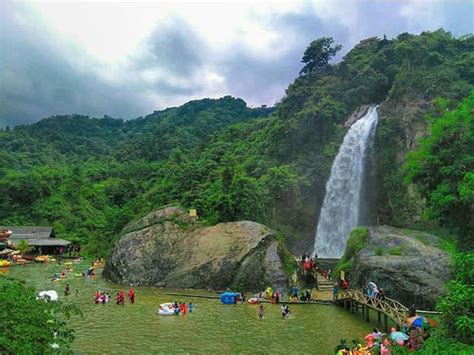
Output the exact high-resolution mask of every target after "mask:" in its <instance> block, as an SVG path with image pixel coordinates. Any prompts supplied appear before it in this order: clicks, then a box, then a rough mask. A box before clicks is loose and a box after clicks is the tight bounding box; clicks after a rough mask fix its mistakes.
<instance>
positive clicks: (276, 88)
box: [0, 0, 474, 127]
mask: <svg viewBox="0 0 474 355" xmlns="http://www.w3.org/2000/svg"><path fill="white" fill-rule="evenodd" d="M356 4H357V6H355V7H353V12H352V13H351V12H347V13H346V14H345V15H344V17H342V16H341V19H340V21H336V20H334V19H333V18H329V17H328V18H324V17H322V16H318V15H317V14H315V12H314V11H313V9H312V6H311V5H310V4H308V6H307V7H306V8H305V9H303V10H302V11H300V12H298V13H287V14H280V15H272V16H269V17H268V18H267V19H265V20H264V22H265V24H266V26H268V28H269V29H271V30H272V31H273V32H275V33H277V34H278V35H279V36H280V38H279V40H278V41H276V42H275V47H278V48H275V53H271V50H270V52H269V53H261V52H259V53H260V54H255V53H253V52H249V50H248V48H247V47H245V46H244V45H243V44H239V43H235V44H234V45H233V46H232V48H231V49H230V50H229V51H228V52H226V53H221V52H219V53H215V52H213V50H212V49H211V48H210V47H209V46H208V45H207V42H206V39H203V38H199V37H198V35H197V34H196V32H194V31H193V29H192V28H191V27H189V26H188V25H187V24H186V22H185V21H184V20H182V19H179V18H174V19H169V21H168V23H167V25H165V26H163V24H161V26H160V27H157V28H156V29H155V31H153V32H152V33H151V35H150V36H149V37H148V39H147V40H146V41H145V43H144V44H143V45H142V47H141V49H142V51H141V52H140V53H138V54H136V56H135V57H132V58H129V61H128V62H127V64H126V65H123V68H122V69H123V72H122V73H120V75H118V77H117V78H116V80H114V81H113V82H112V81H109V80H106V79H104V78H103V76H101V75H100V72H99V70H100V66H99V65H97V66H95V65H93V64H91V66H90V67H87V66H84V65H83V63H82V64H81V65H78V64H77V63H78V62H81V61H80V60H79V61H77V60H75V59H82V58H85V55H84V54H83V53H81V51H80V50H79V49H77V48H74V47H72V46H69V45H65V44H64V43H61V42H58V39H57V38H56V37H55V36H54V34H50V33H47V32H46V31H45V29H44V28H43V27H42V26H41V23H40V22H39V21H38V20H37V19H36V18H34V17H33V15H31V14H30V15H28V12H27V11H25V9H24V8H23V7H22V6H23V5H21V4H20V5H18V3H16V4H13V3H8V2H0V10H1V11H0V127H1V126H5V125H16V124H22V123H28V122H33V121H36V120H38V119H41V118H42V117H46V116H49V115H53V114H70V113H82V114H88V115H93V116H102V115H103V114H108V115H111V116H114V117H123V118H133V117H137V116H139V115H144V114H147V113H149V112H152V111H153V110H155V109H160V108H164V107H165V106H171V105H175V104H180V103H184V102H185V101H187V100H189V99H191V98H196V97H199V96H202V97H207V96H210V95H216V92H217V93H218V94H221V95H226V94H231V95H234V96H238V97H242V98H244V99H245V100H247V101H248V102H249V103H251V104H254V105H259V104H264V103H265V104H270V105H271V104H273V103H274V102H275V101H277V100H279V99H280V98H281V97H282V96H283V95H284V92H285V89H286V87H287V86H288V84H289V83H291V82H292V81H293V79H294V78H295V77H296V75H297V74H298V72H299V70H300V68H301V63H300V60H301V57H302V54H303V52H304V50H305V48H306V46H307V45H308V44H309V43H310V42H311V41H312V40H314V39H316V38H318V37H321V36H331V37H333V38H334V39H335V40H336V42H337V43H340V44H342V45H343V51H342V53H341V56H342V55H343V54H344V53H345V52H347V51H348V50H350V48H352V47H353V45H354V44H356V43H357V42H358V41H360V40H361V39H364V38H367V37H371V36H379V37H381V36H382V35H383V34H386V35H387V36H388V37H393V36H396V35H397V34H399V33H401V32H404V31H409V32H420V31H423V30H433V29H436V28H438V27H444V28H445V29H446V30H451V31H453V33H454V34H456V35H460V34H463V33H465V32H468V31H472V27H473V26H472V11H473V6H474V5H473V3H472V2H457V1H456V2H449V3H448V2H444V3H443V2H438V3H436V5H437V8H436V9H437V10H436V11H435V14H436V15H437V17H436V18H435V19H434V20H433V21H431V22H430V23H429V24H428V23H423V21H417V16H416V15H417V14H416V13H415V17H414V18H410V17H409V16H408V17H407V16H406V14H402V13H401V11H400V9H401V6H402V5H400V3H398V2H387V1H384V2H374V1H368V0H364V1H360V2H357V3H356ZM343 10H346V9H341V11H343ZM345 19H347V21H345ZM352 22H355V23H356V25H354V26H348V25H346V24H345V23H352ZM280 46H281V47H282V48H284V49H285V50H284V51H279V49H281V48H279V47H280ZM209 69H210V70H211V71H212V72H213V73H216V74H218V75H220V76H221V77H223V78H224V81H225V83H224V84H223V86H222V87H227V89H226V90H228V91H229V92H220V91H219V90H224V89H218V90H217V91H216V90H214V91H213V89H214V88H213V87H212V83H211V84H209V83H206V82H205V81H204V80H203V79H202V75H201V74H202V73H203V72H204V71H205V70H209ZM147 73H148V74H149V76H148V77H146V75H148V74H147ZM150 73H151V74H150ZM153 75H155V76H153ZM208 90H209V91H208ZM157 102H159V103H160V104H159V105H158V104H157ZM157 105H158V106H160V107H156V106H157Z"/></svg>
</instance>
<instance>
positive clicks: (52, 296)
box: [36, 290, 58, 302]
mask: <svg viewBox="0 0 474 355" xmlns="http://www.w3.org/2000/svg"><path fill="white" fill-rule="evenodd" d="M36 299H37V300H45V301H51V302H57V301H58V293H57V292H56V291H54V290H51V291H41V292H40V293H38V296H37V297H36Z"/></svg>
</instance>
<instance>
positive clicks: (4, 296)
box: [0, 277, 78, 354]
mask: <svg viewBox="0 0 474 355" xmlns="http://www.w3.org/2000/svg"><path fill="white" fill-rule="evenodd" d="M71 311H75V312H78V309H77V308H75V307H74V308H71V307H70V306H65V305H63V304H62V303H60V302H58V303H53V302H44V301H38V300H36V295H35V292H34V291H33V289H31V288H28V287H26V286H25V285H24V283H22V282H21V281H19V280H15V279H12V278H6V277H0V319H1V320H2V321H1V322H0V353H1V354H49V353H51V352H52V348H51V345H52V344H57V345H58V346H59V348H60V350H61V352H62V353H66V352H67V351H68V350H69V346H70V345H71V343H72V341H73V339H74V336H73V331H72V329H70V328H68V327H67V325H66V322H65V320H64V318H65V317H66V318H67V317H69V315H70V312H71Z"/></svg>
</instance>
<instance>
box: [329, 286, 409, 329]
mask: <svg viewBox="0 0 474 355" xmlns="http://www.w3.org/2000/svg"><path fill="white" fill-rule="evenodd" d="M334 303H336V304H339V305H343V306H344V307H345V308H346V309H348V310H350V311H351V312H352V313H358V312H359V307H360V308H361V310H362V315H363V316H364V317H365V319H366V320H367V322H368V321H369V320H370V318H369V311H370V310H371V309H372V310H374V311H376V312H377V319H378V322H379V323H381V315H382V314H383V315H384V326H385V331H387V330H388V318H390V319H391V320H392V321H393V322H394V323H395V324H396V325H398V326H400V327H401V326H402V325H403V324H404V323H405V321H406V319H407V317H408V308H407V307H405V306H404V305H403V304H401V303H400V302H398V301H395V300H393V299H391V298H388V297H384V298H383V299H378V298H373V297H369V296H367V294H365V293H364V292H363V291H362V290H347V291H339V292H338V293H336V295H335V299H334Z"/></svg>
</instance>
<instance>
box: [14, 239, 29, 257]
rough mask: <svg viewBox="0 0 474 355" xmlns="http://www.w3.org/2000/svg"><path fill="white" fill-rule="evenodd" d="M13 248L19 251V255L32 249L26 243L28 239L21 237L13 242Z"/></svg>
mask: <svg viewBox="0 0 474 355" xmlns="http://www.w3.org/2000/svg"><path fill="white" fill-rule="evenodd" d="M15 249H16V250H19V251H20V256H21V257H23V254H25V253H28V252H30V251H32V250H33V247H32V246H30V244H28V241H26V240H24V239H22V240H20V241H19V242H18V243H16V244H15Z"/></svg>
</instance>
